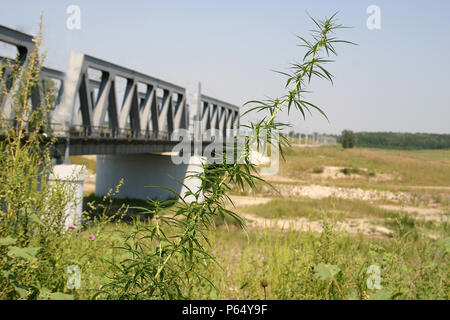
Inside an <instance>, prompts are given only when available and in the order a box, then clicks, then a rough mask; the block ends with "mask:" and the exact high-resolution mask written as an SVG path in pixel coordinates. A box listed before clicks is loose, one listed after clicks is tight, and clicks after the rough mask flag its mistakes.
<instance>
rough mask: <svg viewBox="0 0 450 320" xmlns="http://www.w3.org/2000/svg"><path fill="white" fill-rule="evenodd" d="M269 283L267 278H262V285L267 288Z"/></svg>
mask: <svg viewBox="0 0 450 320" xmlns="http://www.w3.org/2000/svg"><path fill="white" fill-rule="evenodd" d="M268 285H269V283H268V282H267V280H265V279H263V280H261V287H263V288H265V287H267V286H268Z"/></svg>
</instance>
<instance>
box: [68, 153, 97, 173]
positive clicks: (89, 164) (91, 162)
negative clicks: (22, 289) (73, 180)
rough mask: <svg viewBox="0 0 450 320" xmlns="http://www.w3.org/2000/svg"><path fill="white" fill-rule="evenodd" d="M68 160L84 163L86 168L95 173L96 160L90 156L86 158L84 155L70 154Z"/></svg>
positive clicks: (74, 162)
mask: <svg viewBox="0 0 450 320" xmlns="http://www.w3.org/2000/svg"><path fill="white" fill-rule="evenodd" d="M70 162H71V163H72V164H79V165H85V166H86V168H87V170H89V171H90V172H92V173H95V172H96V171H97V160H94V159H92V158H88V157H85V156H71V157H70Z"/></svg>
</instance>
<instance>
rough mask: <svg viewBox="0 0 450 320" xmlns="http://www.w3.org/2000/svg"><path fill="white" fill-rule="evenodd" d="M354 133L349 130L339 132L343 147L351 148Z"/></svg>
mask: <svg viewBox="0 0 450 320" xmlns="http://www.w3.org/2000/svg"><path fill="white" fill-rule="evenodd" d="M355 140H356V139H355V134H354V133H353V131H351V130H344V131H342V134H341V143H342V147H344V149H347V148H353V147H354V146H355V143H356V141H355Z"/></svg>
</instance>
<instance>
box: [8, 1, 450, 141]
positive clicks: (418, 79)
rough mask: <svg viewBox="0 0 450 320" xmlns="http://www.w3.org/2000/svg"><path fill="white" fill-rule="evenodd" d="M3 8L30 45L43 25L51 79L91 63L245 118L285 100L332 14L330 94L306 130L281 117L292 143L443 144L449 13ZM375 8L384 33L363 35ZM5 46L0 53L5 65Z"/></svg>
mask: <svg viewBox="0 0 450 320" xmlns="http://www.w3.org/2000/svg"><path fill="white" fill-rule="evenodd" d="M0 1H1V2H2V4H1V8H2V10H1V11H0V24H2V25H5V26H7V27H10V28H14V29H18V30H20V31H23V32H26V33H30V34H36V32H37V30H38V24H39V16H40V14H41V12H43V14H44V30H43V36H44V42H43V50H45V51H46V52H47V55H46V61H45V63H44V64H45V65H46V66H47V67H51V68H55V69H60V70H62V71H65V70H67V68H68V63H69V56H70V52H71V51H72V50H73V51H75V52H79V53H86V54H89V55H92V56H95V57H98V58H101V59H103V60H107V61H110V62H113V63H116V64H120V65H123V66H125V67H128V68H131V69H134V70H137V71H140V72H143V73H146V74H149V75H151V76H154V77H157V78H160V79H163V80H166V81H169V82H172V83H174V84H177V85H180V86H183V87H185V88H186V89H187V90H188V92H195V90H196V87H197V83H198V82H201V84H202V93H204V94H207V95H209V96H212V97H215V98H218V99H221V100H225V101H227V102H230V103H233V104H236V105H239V106H241V105H242V104H243V103H245V102H246V101H249V100H255V99H256V100H260V99H264V98H266V97H277V96H280V95H282V94H284V93H285V89H284V83H285V79H284V77H283V76H281V75H279V74H277V73H275V72H273V70H280V71H288V67H289V64H290V63H292V62H295V61H300V60H301V58H302V57H303V54H304V49H303V48H301V47H299V46H297V45H298V44H299V41H298V39H297V37H296V35H300V36H303V37H308V36H309V34H310V33H309V30H311V29H312V28H313V27H314V25H313V23H312V22H311V20H310V18H309V17H308V14H309V15H311V16H312V17H315V18H318V19H323V18H326V17H329V16H330V15H332V14H333V13H335V12H336V11H339V13H338V19H339V22H340V23H342V24H344V25H345V26H348V27H351V28H349V29H343V30H340V31H339V33H338V34H337V36H338V37H339V38H342V39H345V40H349V41H352V42H355V43H357V44H358V45H357V46H348V45H340V46H337V51H338V56H337V57H335V58H334V59H335V60H336V61H335V62H334V63H333V64H330V65H329V70H330V71H331V72H332V73H333V74H334V76H335V79H334V84H333V85H331V84H330V83H329V82H325V81H323V80H318V79H316V80H314V81H313V82H312V83H311V86H310V87H309V90H311V91H312V92H311V93H310V94H309V96H308V98H309V100H310V101H311V102H313V103H314V104H316V105H318V106H320V107H321V108H322V109H323V110H324V111H325V113H326V114H327V116H328V118H329V121H328V120H326V119H325V118H324V117H323V116H321V115H320V114H319V113H318V112H313V114H312V116H309V115H308V116H307V117H306V119H303V117H302V116H301V114H300V113H299V112H295V111H291V113H290V114H289V115H288V114H287V113H286V112H285V113H283V114H282V115H281V120H283V121H285V122H288V123H290V124H291V125H292V126H293V128H294V130H295V131H300V132H304V133H311V132H321V133H331V134H338V133H340V132H341V131H342V130H344V129H350V130H354V131H394V132H429V133H450V80H449V79H450V77H449V75H450V59H449V58H450V1H445V0H442V1H438V0H435V1H401V0H397V1H381V0H371V1H364V0H358V1H357V0H353V1H348V0H341V1H335V0H330V1H317V0H315V1H309V0H302V1H299V0H297V1H290V0H278V1H275V0H272V1H266V0H227V1H223V0H222V1H214V0H189V1H187V0H185V1H175V0H164V1H162V0H160V1H152V0H151V1H143V0H141V1H138V0H129V1H115V0H109V1H103V0H96V1H92V0H91V1H87V0H78V1H76V0H70V1H64V0H59V1H54V0H38V1H37V0H28V1H25V0H15V1H6V0H0ZM70 5H77V6H79V8H80V13H81V15H80V22H81V24H80V29H72V30H71V29H69V28H67V25H66V22H67V19H68V18H69V16H70V14H68V13H66V10H67V8H68V6H70ZM370 5H376V6H378V8H379V9H380V28H379V29H372V30H370V29H369V28H368V27H367V20H368V19H369V18H370V17H371V14H370V13H369V14H368V13H367V8H368V7H369V6H370ZM1 50H2V46H0V53H1Z"/></svg>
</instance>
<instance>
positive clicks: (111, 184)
mask: <svg viewBox="0 0 450 320" xmlns="http://www.w3.org/2000/svg"><path fill="white" fill-rule="evenodd" d="M202 163H204V160H203V158H202V157H199V156H192V157H190V162H189V163H188V164H178V165H177V164H174V163H173V162H172V159H171V156H168V155H158V154H145V155H98V156H97V177H96V186H95V194H96V195H97V196H104V195H106V194H107V193H108V192H109V190H111V189H112V190H113V191H114V190H115V189H116V186H117V185H118V184H119V182H120V180H121V179H122V178H123V179H124V183H123V185H122V186H121V187H120V189H119V193H118V194H117V195H115V197H117V198H134V199H142V200H147V199H160V200H167V199H170V198H176V196H175V195H174V194H173V193H171V192H169V191H168V190H165V189H161V188H149V187H150V186H152V187H155V186H160V187H166V188H170V189H173V190H175V191H176V192H177V193H179V194H180V195H181V196H182V197H185V194H186V192H187V189H186V188H185V187H184V186H182V185H181V184H180V181H181V182H183V183H185V184H186V185H187V186H188V187H189V188H190V189H191V190H192V191H193V192H195V191H197V190H198V189H199V187H200V183H201V182H200V180H198V179H194V178H189V179H186V177H187V176H188V175H191V174H192V173H193V172H203V166H202ZM193 200H194V198H193V197H192V196H189V197H185V201H188V202H190V201H193Z"/></svg>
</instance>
